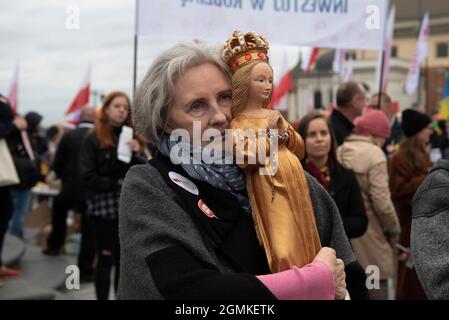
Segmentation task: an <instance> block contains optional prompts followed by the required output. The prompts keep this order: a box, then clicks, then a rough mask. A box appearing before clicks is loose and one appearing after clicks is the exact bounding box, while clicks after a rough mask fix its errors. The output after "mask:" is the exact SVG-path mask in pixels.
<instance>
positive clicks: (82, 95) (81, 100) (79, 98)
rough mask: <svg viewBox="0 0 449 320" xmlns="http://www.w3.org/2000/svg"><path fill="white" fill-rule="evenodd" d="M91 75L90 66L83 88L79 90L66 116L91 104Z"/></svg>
mask: <svg viewBox="0 0 449 320" xmlns="http://www.w3.org/2000/svg"><path fill="white" fill-rule="evenodd" d="M90 73H91V66H90V65H89V66H88V67H87V72H86V75H85V76H84V80H83V82H82V84H81V88H80V89H79V91H78V93H77V94H76V96H75V98H74V99H73V101H72V104H71V105H70V107H69V108H68V109H67V111H66V112H65V115H68V114H71V113H73V112H75V111H77V110H79V109H81V108H82V107H84V106H85V105H87V104H88V103H89V93H90Z"/></svg>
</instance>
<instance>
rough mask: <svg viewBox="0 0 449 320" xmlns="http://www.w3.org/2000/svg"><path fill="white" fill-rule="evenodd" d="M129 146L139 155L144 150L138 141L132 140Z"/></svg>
mask: <svg viewBox="0 0 449 320" xmlns="http://www.w3.org/2000/svg"><path fill="white" fill-rule="evenodd" d="M128 144H129V146H130V147H131V150H132V151H134V152H136V153H139V152H140V151H141V150H142V146H141V145H140V142H139V141H138V140H137V139H132V140H130V141H129V142H128Z"/></svg>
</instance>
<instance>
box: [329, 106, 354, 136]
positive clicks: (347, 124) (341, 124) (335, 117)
mask: <svg viewBox="0 0 449 320" xmlns="http://www.w3.org/2000/svg"><path fill="white" fill-rule="evenodd" d="M330 122H331V125H332V130H333V131H334V133H335V139H336V140H337V145H342V144H343V142H344V141H345V139H346V137H347V136H349V135H350V134H351V132H352V130H353V129H354V125H353V124H352V122H351V121H349V120H348V119H347V118H346V117H345V116H344V115H343V114H342V113H341V112H340V111H338V110H336V109H335V110H334V111H332V114H331V116H330Z"/></svg>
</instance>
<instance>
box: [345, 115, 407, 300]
mask: <svg viewBox="0 0 449 320" xmlns="http://www.w3.org/2000/svg"><path fill="white" fill-rule="evenodd" d="M354 124H355V128H354V133H352V134H351V135H350V136H349V137H348V138H347V139H346V141H345V143H343V145H341V146H340V147H339V148H338V149H337V158H338V160H339V162H340V163H341V164H342V165H343V166H344V167H346V168H348V169H351V170H353V171H354V172H355V175H356V177H357V179H358V182H359V184H360V187H361V189H362V196H363V200H364V205H365V210H366V214H367V216H368V228H367V230H366V232H365V233H364V234H363V235H362V236H361V237H358V238H354V239H352V240H351V244H352V247H353V249H354V251H355V254H356V256H357V259H358V261H359V262H360V264H361V265H362V266H363V268H365V270H366V268H367V267H369V266H377V267H378V268H379V270H378V271H379V287H378V288H373V289H371V290H369V295H370V298H371V299H373V300H378V299H380V300H386V299H388V298H389V297H391V292H390V293H389V284H388V280H389V279H392V278H393V275H394V257H393V252H394V251H393V250H394V249H395V246H396V243H397V239H398V236H399V234H400V225H399V220H398V217H397V214H396V211H395V208H394V205H393V203H392V201H391V197H390V189H389V185H388V169H387V158H386V156H385V154H384V152H383V151H382V149H381V147H382V145H383V144H384V143H385V139H387V138H388V137H389V136H390V125H389V122H388V118H387V116H386V115H385V114H384V113H383V112H382V111H380V110H369V111H367V112H365V113H364V114H363V115H362V116H360V117H358V118H356V119H355V121H354ZM390 281H391V280H390Z"/></svg>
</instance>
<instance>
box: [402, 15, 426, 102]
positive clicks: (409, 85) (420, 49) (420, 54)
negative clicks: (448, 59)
mask: <svg viewBox="0 0 449 320" xmlns="http://www.w3.org/2000/svg"><path fill="white" fill-rule="evenodd" d="M428 39H429V13H428V12H427V13H426V14H425V15H424V18H423V21H422V25H421V30H420V32H419V37H418V42H417V44H416V52H415V55H414V56H413V59H412V61H411V62H410V68H409V70H408V75H407V81H406V83H405V87H404V89H405V93H406V94H408V95H409V96H411V95H412V94H413V93H415V91H416V89H417V88H418V83H419V72H420V70H419V66H420V64H421V62H423V61H424V59H425V58H426V57H427V54H428V52H429V44H428Z"/></svg>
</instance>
